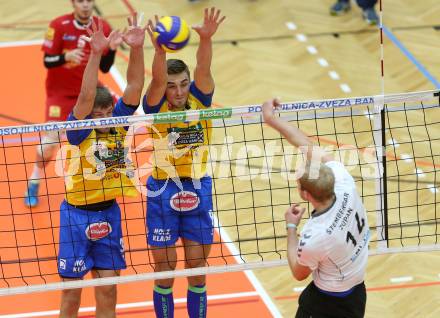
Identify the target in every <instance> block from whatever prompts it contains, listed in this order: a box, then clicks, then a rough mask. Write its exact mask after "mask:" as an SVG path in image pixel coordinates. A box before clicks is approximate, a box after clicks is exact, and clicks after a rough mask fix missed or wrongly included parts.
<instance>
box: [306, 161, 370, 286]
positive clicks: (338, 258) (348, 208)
mask: <svg viewBox="0 0 440 318" xmlns="http://www.w3.org/2000/svg"><path fill="white" fill-rule="evenodd" d="M325 165H327V166H328V167H329V168H331V169H332V171H333V174H334V175H335V195H336V200H335V202H334V203H333V205H332V206H331V207H330V208H329V209H328V210H327V211H324V212H321V213H320V214H316V213H314V214H312V217H311V218H310V219H309V220H308V221H307V223H306V224H305V225H304V228H303V230H302V232H301V238H300V241H299V244H298V251H297V252H298V258H297V259H298V263H299V264H301V265H303V266H307V267H309V268H310V269H311V270H312V271H313V272H312V275H313V281H314V283H315V285H316V286H317V287H318V288H320V289H322V290H326V291H332V292H343V291H347V290H349V289H351V288H352V287H354V286H355V285H357V284H360V283H361V282H362V281H363V280H364V274H365V269H366V266H367V258H368V242H369V238H370V230H369V228H368V221H367V213H366V211H365V207H364V205H363V204H362V200H361V198H360V197H359V195H358V193H357V191H356V185H355V182H354V180H353V177H352V176H351V175H350V174H349V173H348V171H347V170H346V169H345V167H344V165H343V164H342V163H340V162H337V161H330V162H327V163H325Z"/></svg>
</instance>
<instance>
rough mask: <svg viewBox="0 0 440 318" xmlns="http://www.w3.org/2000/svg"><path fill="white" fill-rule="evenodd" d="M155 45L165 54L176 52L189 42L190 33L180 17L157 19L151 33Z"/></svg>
mask: <svg viewBox="0 0 440 318" xmlns="http://www.w3.org/2000/svg"><path fill="white" fill-rule="evenodd" d="M153 35H154V38H155V39H156V41H157V43H158V44H159V45H160V46H161V47H162V48H163V49H164V50H165V51H166V52H170V53H173V52H177V51H179V50H181V49H183V48H184V47H185V46H186V45H187V44H188V42H189V38H190V35H191V31H190V29H189V27H188V24H187V23H186V22H185V20H183V19H182V18H180V17H177V16H165V17H162V18H160V19H159V22H158V23H157V25H156V29H155V30H154V32H153Z"/></svg>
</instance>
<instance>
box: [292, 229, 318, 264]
mask: <svg viewBox="0 0 440 318" xmlns="http://www.w3.org/2000/svg"><path fill="white" fill-rule="evenodd" d="M322 252H323V250H322V244H319V240H318V239H317V238H316V237H313V234H312V233H311V232H309V231H305V232H303V233H301V237H300V240H299V243H298V248H297V262H298V263H299V264H300V265H302V266H307V267H308V268H310V269H311V270H312V271H314V270H316V269H317V268H318V264H319V260H320V259H321V257H322Z"/></svg>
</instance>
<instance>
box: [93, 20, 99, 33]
mask: <svg viewBox="0 0 440 318" xmlns="http://www.w3.org/2000/svg"><path fill="white" fill-rule="evenodd" d="M97 30H98V28H97V26H96V23H95V20H94V19H93V17H92V31H93V32H96V31H97Z"/></svg>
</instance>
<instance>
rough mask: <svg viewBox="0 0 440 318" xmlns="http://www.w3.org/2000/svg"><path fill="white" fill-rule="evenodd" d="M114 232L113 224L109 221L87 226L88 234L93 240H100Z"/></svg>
mask: <svg viewBox="0 0 440 318" xmlns="http://www.w3.org/2000/svg"><path fill="white" fill-rule="evenodd" d="M111 232H112V226H111V225H110V223H108V222H99V223H92V224H90V225H89V226H88V227H87V228H86V236H87V238H88V239H89V240H91V241H97V240H100V239H102V238H104V237H106V236H107V235H109V234H110V233H111Z"/></svg>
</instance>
